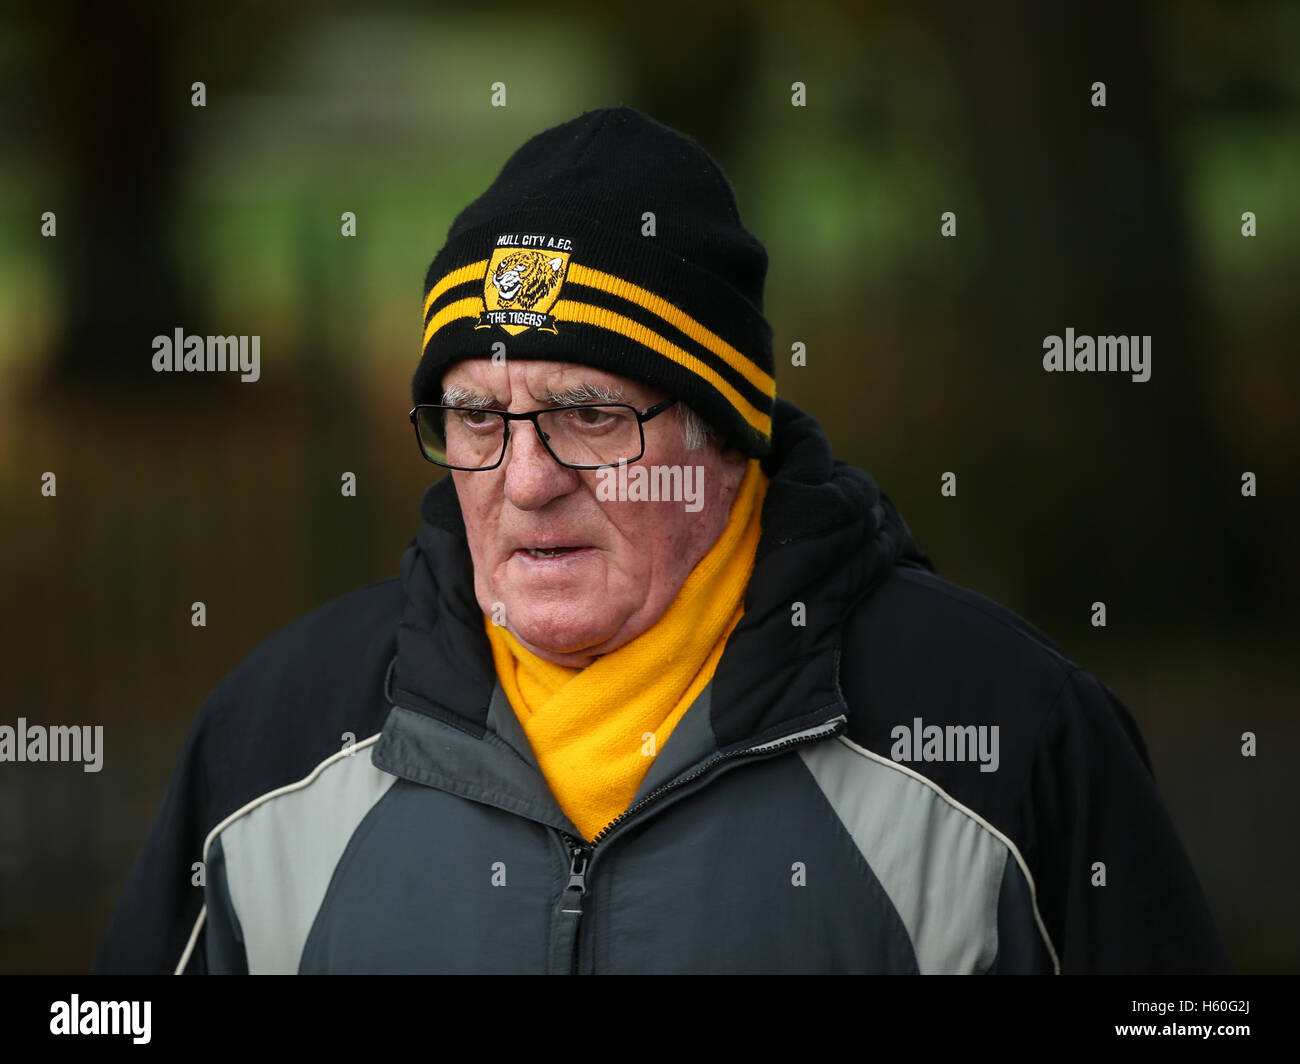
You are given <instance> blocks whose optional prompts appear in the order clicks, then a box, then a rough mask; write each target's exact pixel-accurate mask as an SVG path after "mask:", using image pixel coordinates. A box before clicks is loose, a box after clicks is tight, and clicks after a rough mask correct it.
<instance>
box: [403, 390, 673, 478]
mask: <svg viewBox="0 0 1300 1064" xmlns="http://www.w3.org/2000/svg"><path fill="white" fill-rule="evenodd" d="M679 401H680V400H678V399H665V400H664V401H663V402H662V403H656V404H655V405H654V406H652V407H648V408H647V409H645V410H638V409H637V408H636V407H634V406H633V405H632V404H631V403H568V404H565V405H563V406H548V407H546V408H544V409H542V410H528V411H525V412H524V413H522V414H512V413H510V411H508V410H491V409H488V408H487V407H482V406H446V405H444V404H442V403H416V404H415V406H413V407H412V408H411V413H410V418H411V425H412V426H413V427H414V429H415V442H416V443H417V444H418V445H419V448H420V454H421V455H423V457H424V460H425V461H426V462H429V463H431V464H433V465H436V466H437V467H438V468H439V469H459V470H461V471H462V472H465V473H486V472H488V471H489V470H491V469H496V468H498V467H499V466H500V465H501V463H502V462H503V461H505V457H506V448H507V447H508V446H510V422H512V421H531V422H532V423H533V430H534V431H535V432H536V433H537V438H538V439H539V440H541V441H542V446H543V447H545V448H546V453H547V454H549V455H550V456H551V457H552V458H554V459H555V460H556V462H558V463H559V464H560V465H562V466H564V468H565V469H617V468H618V467H619V466H620V465H631V464H632V463H633V462H639V461H640V460H641V459H642V458H643V457H644V456H645V429H644V428H643V427H642V426H644V425H645V423H646V422H647V421H649V420H650V419H651V418H655V417H658V416H659V415H660V414H662V413H663V412H664V411H665V410H667V409H668V408H669V407H671V406H675V405H676V404H677V403H678V402H679ZM611 406H617V407H622V408H623V409H625V410H631V411H632V413H633V414H634V415H635V417H636V431H637V435H638V436H640V438H641V449H640V450H639V451H638V452H637V456H636V457H635V458H625V459H623V460H622V461H621V462H604V463H602V464H601V465H571V464H570V463H568V462H565V461H563V460H562V459H561V458H560V457H559V456H558V455H557V454H556V453H555V452H554V451H553V450H551V438H550V436H549V435H547V434H546V433H545V432H543V431H542V426H541V425H539V424H538V423H537V418H538V417H539V416H540V415H542V414H550V413H554V412H555V411H557V410H582V409H584V408H588V407H590V408H594V409H604V408H606V407H611ZM429 409H432V410H444V411H445V410H469V411H476V412H478V413H481V414H496V415H497V416H498V417H500V418H501V419H502V420H504V421H505V431H504V432H502V434H501V453H500V454H499V455H497V460H496V461H495V462H493V463H492V464H491V465H490V466H454V465H448V464H447V463H445V462H439V461H437V460H435V459H433V458H430V457H429V453H428V452H427V451H426V450H425V449H424V440H423V438H422V437H421V436H420V424H419V422H418V421H417V420H416V417H417V415H418V414H419V412H420V411H421V410H429Z"/></svg>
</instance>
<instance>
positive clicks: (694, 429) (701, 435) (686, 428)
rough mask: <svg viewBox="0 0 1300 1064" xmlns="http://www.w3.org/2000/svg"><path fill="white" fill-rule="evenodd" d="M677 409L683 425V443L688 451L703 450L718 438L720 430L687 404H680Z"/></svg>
mask: <svg viewBox="0 0 1300 1064" xmlns="http://www.w3.org/2000/svg"><path fill="white" fill-rule="evenodd" d="M677 408H678V415H677V416H678V419H679V420H680V421H681V424H682V443H683V444H684V445H685V447H686V449H687V450H688V451H698V450H701V449H702V448H703V447H705V446H706V445H707V444H708V443H709V442H710V441H712V440H716V439H717V438H718V430H717V429H715V428H714V427H713V426H712V425H710V424H709V423H708V422H707V421H705V420H704V418H702V417H700V415H699V414H697V413H696V412H695V411H694V410H692V409H691V408H690V407H689V406H687V405H686V404H685V403H678V404H677Z"/></svg>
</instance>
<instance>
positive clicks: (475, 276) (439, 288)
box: [424, 259, 490, 344]
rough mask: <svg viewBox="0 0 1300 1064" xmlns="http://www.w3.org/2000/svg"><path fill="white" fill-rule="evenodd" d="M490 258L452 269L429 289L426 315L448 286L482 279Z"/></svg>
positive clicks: (425, 305)
mask: <svg viewBox="0 0 1300 1064" xmlns="http://www.w3.org/2000/svg"><path fill="white" fill-rule="evenodd" d="M489 261H490V260H488V259H483V260H482V261H481V262H471V263H470V264H469V265H468V266H462V267H461V268H460V269H458V270H452V271H451V273H449V274H447V276H446V277H444V278H443V279H442V280H441V281H439V282H438V283H437V284H436V285H434V286H433V287H432V288H430V289H429V294H428V295H427V296H425V297H424V316H425V317H426V318H427V317H428V316H429V308H430V307H431V306H433V301H434V300H435V299H437V298H438V297H439V296H440V295H442V293H443V292H445V291H447V289H448V288H454V287H455V286H456V285H458V284H464V283H465V282H466V281H474V280H482V278H483V273H484V271H485V270H487V267H488V262H489ZM424 342H425V343H426V344H427V343H428V342H429V334H428V333H427V332H426V333H425V335H424Z"/></svg>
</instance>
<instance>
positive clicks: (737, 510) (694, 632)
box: [483, 459, 768, 839]
mask: <svg viewBox="0 0 1300 1064" xmlns="http://www.w3.org/2000/svg"><path fill="white" fill-rule="evenodd" d="M767 486H768V478H767V477H766V476H765V475H764V474H763V472H762V470H761V469H760V468H759V464H758V461H757V459H751V460H750V463H749V468H748V469H747V470H746V472H745V476H744V479H743V480H742V481H741V484H740V489H739V491H738V492H737V493H736V498H735V501H734V502H733V503H732V506H731V516H730V518H729V519H728V522H727V526H726V528H724V529H723V531H722V534H721V535H720V536H719V537H718V541H717V542H716V543H715V544H714V545H713V547H712V548H710V550H709V552H708V553H707V554H706V555H705V556H704V557H703V558H702V559H700V562H699V564H697V565H696V566H695V568H694V569H692V570H691V572H690V575H689V576H687V578H686V582H685V583H684V584H682V588H681V590H680V591H679V592H678V593H677V597H676V598H675V599H674V600H673V602H672V605H670V606H669V607H668V611H667V612H666V613H665V614H664V615H663V616H662V617H660V618H659V620H658V621H656V622H655V623H654V625H652V626H651V627H650V628H648V629H647V630H646V631H644V632H642V633H641V635H639V636H637V637H636V638H635V639H633V640H632V641H631V642H630V643H626V644H624V645H623V646H621V647H619V648H618V649H617V650H614V651H611V652H610V653H608V654H605V655H604V656H603V657H600V658H597V659H596V660H595V661H594V662H593V663H592V664H591V665H589V666H587V668H585V669H571V668H566V667H565V666H563V665H556V664H554V663H552V662H549V661H543V660H542V659H541V658H539V657H537V656H536V655H535V654H533V653H531V652H530V651H528V650H526V649H525V648H524V647H522V646H520V644H519V641H518V640H516V639H515V638H514V636H512V635H511V634H510V633H509V632H508V631H506V629H505V628H502V627H499V626H497V625H495V624H493V623H492V621H491V620H490V619H489V618H487V617H484V619H483V623H484V626H485V628H486V629H487V634H488V640H489V641H490V642H491V644H492V657H493V660H494V662H495V663H496V672H497V677H498V678H499V679H500V681H501V686H502V688H503V689H504V691H505V694H506V697H507V698H509V699H510V705H511V706H512V707H513V708H514V711H515V715H516V716H517V717H518V718H519V723H520V725H521V726H522V727H523V729H524V733H525V734H526V735H527V736H528V741H529V743H530V744H531V745H532V748H533V754H534V755H535V756H536V758H537V762H538V765H539V766H540V768H541V770H542V774H543V775H544V776H545V777H546V781H547V783H549V784H550V787H551V791H552V792H553V793H554V795H555V798H556V800H557V801H558V802H559V804H560V808H561V809H563V810H564V812H565V814H566V815H567V816H568V817H569V819H570V820H572V821H573V823H574V824H575V825H577V827H578V828H580V829H581V831H582V833H583V835H584V836H585V837H586V838H588V839H590V838H594V837H595V836H596V835H597V834H599V832H600V830H601V829H602V828H603V827H605V825H606V824H608V823H609V822H610V821H611V820H614V819H615V818H616V817H618V816H619V815H621V814H622V813H623V811H624V810H625V809H627V807H628V806H629V805H630V804H631V803H632V799H633V797H635V795H636V792H637V789H638V788H639V787H640V786H641V781H642V779H644V777H645V774H646V772H647V771H649V769H650V764H651V761H652V760H653V754H655V753H657V752H658V751H659V750H660V749H662V748H663V744H664V743H665V742H667V740H668V736H669V735H670V734H671V733H672V730H673V728H675V727H676V726H677V722H678V721H679V720H681V719H682V717H683V716H684V715H685V713H686V710H687V709H689V708H690V706H691V703H692V702H694V701H695V699H696V697H698V695H699V694H700V692H701V691H703V690H704V688H705V686H706V685H707V684H708V682H709V681H710V680H711V679H713V671H714V669H716V668H717V665H718V660H719V659H720V658H721V657H722V651H723V648H724V647H725V646H726V643H727V637H728V636H730V635H731V631H732V629H733V628H735V627H736V624H737V623H738V622H739V621H740V618H741V615H742V614H743V613H744V599H745V588H746V586H747V585H748V584H749V577H750V574H751V573H752V572H753V569H754V553H755V551H756V550H757V549H758V537H759V516H760V514H761V513H762V510H763V498H764V496H765V495H766V493H767ZM647 733H653V739H651V737H650V735H649V734H647Z"/></svg>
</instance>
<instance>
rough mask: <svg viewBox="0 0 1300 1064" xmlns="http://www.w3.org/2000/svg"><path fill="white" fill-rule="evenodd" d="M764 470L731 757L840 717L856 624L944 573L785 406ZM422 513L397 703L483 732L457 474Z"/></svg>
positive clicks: (486, 672)
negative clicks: (901, 569)
mask: <svg viewBox="0 0 1300 1064" xmlns="http://www.w3.org/2000/svg"><path fill="white" fill-rule="evenodd" d="M763 469H764V471H765V472H766V473H767V474H768V476H769V477H770V478H771V486H770V487H769V488H768V492H767V497H766V499H765V500H764V504H763V515H762V535H761V537H760V540H759V545H758V552H757V555H756V557H755V562H754V574H753V576H752V577H751V579H750V583H749V588H748V589H747V591H746V593H745V615H744V617H743V618H742V619H741V621H740V623H739V624H738V625H737V626H736V628H735V630H734V631H733V632H732V634H731V637H730V639H729V640H728V642H727V649H726V650H725V651H724V653H723V656H722V659H721V661H720V662H719V665H718V669H717V671H716V673H715V675H714V680H713V690H714V696H713V698H712V707H713V708H712V712H713V714H714V717H713V722H712V723H713V729H714V733H715V735H716V737H717V740H718V744H719V747H720V748H722V749H726V748H727V747H728V746H731V745H736V744H740V743H743V742H748V741H753V740H755V739H759V740H761V739H762V738H764V737H766V736H769V735H775V734H777V733H778V732H780V731H783V730H788V729H789V727H790V725H791V724H792V723H794V722H798V721H800V720H801V719H802V718H805V717H806V718H808V721H807V722H808V723H809V724H812V723H815V722H816V721H818V720H820V719H823V718H825V717H828V716H833V715H834V713H835V712H836V711H842V710H843V699H842V697H841V695H840V691H839V682H838V673H839V633H840V630H841V627H842V624H843V621H844V619H845V617H846V616H847V614H848V613H849V611H850V610H852V609H853V608H854V607H855V606H856V605H857V604H858V603H860V602H861V601H862V600H863V599H865V598H866V597H867V596H869V595H870V594H871V592H872V591H873V590H874V588H875V587H876V586H877V585H878V584H879V583H880V581H881V580H882V579H883V578H884V577H885V576H886V574H887V573H888V572H889V570H890V568H891V567H892V566H894V565H913V566H919V567H923V568H926V569H929V570H930V571H932V572H933V571H934V566H933V564H932V563H931V561H930V559H929V557H928V556H926V555H925V554H924V553H922V552H921V551H920V550H919V549H918V548H917V547H916V544H915V543H914V542H913V540H912V536H911V533H910V532H909V530H908V528H907V524H906V523H905V522H904V520H903V518H902V517H901V515H900V514H899V513H898V511H897V509H896V508H895V507H894V505H893V503H892V502H891V501H890V500H889V498H888V497H887V496H886V495H885V493H884V492H883V491H881V490H880V488H879V486H878V485H877V484H876V483H875V481H874V480H873V479H872V478H871V477H870V476H869V475H868V474H867V473H865V472H863V471H862V470H860V469H857V468H855V467H853V466H849V465H847V464H845V463H844V462H841V461H838V460H837V459H835V458H834V457H833V455H832V454H831V448H830V442H829V440H828V439H827V438H826V435H825V433H824V432H823V431H822V429H821V426H820V425H819V424H818V423H817V421H816V420H815V419H814V418H812V417H811V416H809V415H808V414H806V413H804V412H803V411H801V410H799V409H798V408H797V407H795V406H794V405H793V404H791V403H789V402H787V401H785V400H783V399H778V400H777V403H776V409H775V415H774V428H773V450H772V453H771V454H770V455H769V456H768V457H767V458H766V459H764V461H763ZM420 513H421V516H422V518H423V523H422V524H421V526H420V529H419V531H418V532H417V534H416V537H415V540H414V541H413V542H412V544H411V545H410V547H408V548H407V550H406V553H405V555H404V556H403V558H402V571H401V579H402V588H403V593H404V606H403V615H402V621H401V625H400V627H399V630H398V637H397V658H396V661H395V663H394V666H393V674H392V677H391V691H392V695H393V697H394V700H395V701H398V702H400V703H401V704H403V705H405V706H407V707H409V708H411V709H414V710H417V711H419V712H423V713H427V714H429V715H430V716H434V717H437V718H438V719H440V720H443V721H444V722H446V723H448V724H451V725H452V726H454V727H457V728H459V729H461V730H462V731H466V732H468V733H469V734H471V735H474V736H475V737H482V735H483V732H484V730H485V722H486V717H487V707H488V704H489V701H490V699H491V696H492V691H493V688H494V687H495V683H496V675H495V672H494V669H493V664H492V655H491V650H490V648H489V646H488V640H487V636H486V634H485V633H484V631H483V614H482V611H481V610H480V608H479V605H478V602H477V600H476V599H475V597H474V582H473V571H472V564H471V561H470V554H469V547H468V544H467V542H466V535H465V523H464V519H463V517H462V515H461V511H460V506H459V503H458V501H457V497H456V490H455V484H454V482H453V480H452V478H451V477H449V476H448V477H444V478H443V479H442V480H440V481H438V482H437V483H436V484H434V485H433V486H432V487H430V488H429V490H428V491H427V492H426V493H425V496H424V499H423V501H422V502H421V505H420Z"/></svg>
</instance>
